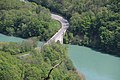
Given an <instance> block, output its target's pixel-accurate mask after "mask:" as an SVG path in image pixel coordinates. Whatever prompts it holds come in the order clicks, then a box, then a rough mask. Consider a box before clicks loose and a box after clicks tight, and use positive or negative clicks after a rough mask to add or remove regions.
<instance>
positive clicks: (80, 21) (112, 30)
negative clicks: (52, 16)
mask: <svg viewBox="0 0 120 80" xmlns="http://www.w3.org/2000/svg"><path fill="white" fill-rule="evenodd" d="M29 1H33V2H36V3H38V4H41V5H43V6H45V7H47V8H49V9H50V10H51V11H53V12H56V13H58V14H60V15H63V16H64V17H65V18H67V19H68V20H69V22H70V28H69V30H68V32H67V34H66V37H65V38H64V43H71V44H78V45H85V46H89V47H91V48H94V49H97V50H100V51H104V52H108V53H109V54H113V55H117V56H120V0H29Z"/></svg>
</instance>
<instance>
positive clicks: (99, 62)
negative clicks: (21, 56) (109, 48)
mask: <svg viewBox="0 0 120 80" xmlns="http://www.w3.org/2000/svg"><path fill="white" fill-rule="evenodd" d="M23 40H24V39H22V38H18V37H10V36H5V35H2V34H0V41H2V42H22V41H23ZM42 44H43V43H42V42H39V45H42ZM68 51H69V56H70V58H71V60H72V61H73V64H74V65H75V67H76V68H77V70H78V71H80V72H82V73H83V74H84V75H85V77H86V80H120V58H118V57H114V56H111V55H107V54H101V53H100V52H96V51H94V50H92V49H90V48H87V47H83V46H77V45H69V48H68Z"/></svg>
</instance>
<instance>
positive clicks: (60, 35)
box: [20, 0, 69, 45]
mask: <svg viewBox="0 0 120 80" xmlns="http://www.w3.org/2000/svg"><path fill="white" fill-rule="evenodd" d="M20 1H23V2H25V3H27V2H28V1H27V0H20ZM51 18H52V19H54V20H57V21H59V22H60V23H61V28H60V29H59V31H58V32H57V33H55V35H53V36H52V38H50V39H49V40H48V41H47V42H46V43H45V44H44V45H47V44H50V43H51V42H60V43H61V44H63V36H64V34H65V32H66V30H67V28H68V27H69V23H68V21H67V20H66V19H65V18H63V17H61V16H59V15H56V14H53V13H51Z"/></svg>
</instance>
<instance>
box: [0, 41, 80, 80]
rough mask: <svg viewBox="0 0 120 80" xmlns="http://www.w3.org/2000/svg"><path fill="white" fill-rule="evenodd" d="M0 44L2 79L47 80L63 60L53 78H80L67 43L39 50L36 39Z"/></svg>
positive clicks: (55, 79) (0, 77) (65, 79)
mask: <svg viewBox="0 0 120 80" xmlns="http://www.w3.org/2000/svg"><path fill="white" fill-rule="evenodd" d="M0 45H1V46H0V80H45V78H46V77H47V75H48V72H49V71H50V69H51V68H52V67H53V66H54V65H56V64H58V63H60V62H62V63H61V64H60V65H59V66H58V67H57V68H55V69H54V70H53V71H52V72H51V74H50V80H81V78H80V76H79V75H78V73H77V72H76V69H75V68H74V66H73V64H72V62H71V60H70V59H69V58H68V55H67V46H63V45H60V44H55V43H53V44H52V45H46V46H44V47H42V48H41V49H39V48H36V42H35V41H34V40H26V41H23V42H22V43H14V42H0ZM28 45H29V46H28ZM27 46H28V47H27ZM26 54H27V55H26ZM46 80H48V79H46Z"/></svg>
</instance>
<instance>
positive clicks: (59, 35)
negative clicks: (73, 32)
mask: <svg viewBox="0 0 120 80" xmlns="http://www.w3.org/2000/svg"><path fill="white" fill-rule="evenodd" d="M51 18H52V19H54V20H57V21H59V22H60V23H61V28H60V29H59V30H58V32H56V33H55V34H54V35H53V36H52V38H50V39H49V40H48V41H47V42H46V43H45V45H47V44H50V43H51V42H60V43H61V44H63V36H64V34H65V32H66V30H67V28H68V27H69V23H68V21H67V20H66V19H64V18H63V17H61V16H59V15H56V14H51Z"/></svg>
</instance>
